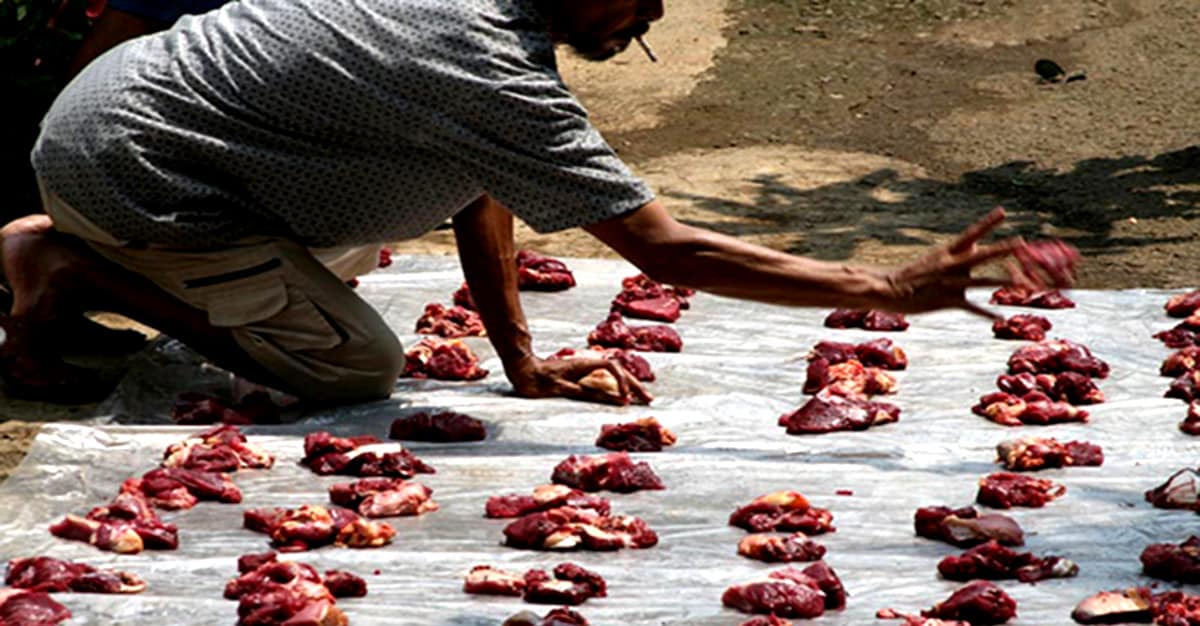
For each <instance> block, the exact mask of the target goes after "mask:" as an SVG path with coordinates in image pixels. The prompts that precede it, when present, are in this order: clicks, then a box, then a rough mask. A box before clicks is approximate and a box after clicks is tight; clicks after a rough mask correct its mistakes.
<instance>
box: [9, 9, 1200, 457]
mask: <svg viewBox="0 0 1200 626" xmlns="http://www.w3.org/2000/svg"><path fill="white" fill-rule="evenodd" d="M666 11H667V17H666V19H664V20H663V21H662V22H661V23H660V24H658V25H656V26H655V27H654V28H653V29H652V30H651V32H650V34H649V36H648V39H649V41H650V43H651V44H652V45H653V46H654V48H655V50H656V52H657V53H658V55H659V56H660V57H661V62H660V63H658V64H651V63H650V62H649V61H648V60H647V59H646V58H645V56H644V55H642V53H641V52H640V50H637V49H636V48H633V49H630V50H629V51H627V52H626V53H625V54H623V55H621V56H620V57H618V58H616V59H614V60H613V61H610V62H609V63H605V64H590V63H585V62H581V61H578V60H575V59H564V60H563V61H562V71H563V74H564V76H565V78H566V80H567V82H568V83H569V84H570V85H571V86H572V88H573V89H574V90H575V91H576V93H577V94H578V95H579V97H580V99H581V100H583V102H584V103H585V104H586V105H587V106H588V108H589V109H590V111H591V112H592V116H593V119H594V121H595V123H596V125H597V126H598V127H599V128H600V129H601V130H602V131H603V132H604V133H605V136H606V137H607V138H608V140H609V142H610V143H611V144H612V145H613V146H614V147H615V148H616V149H617V150H618V151H619V152H620V153H621V155H622V156H623V157H624V158H625V159H626V161H627V162H628V163H629V164H630V166H631V167H632V168H633V169H634V170H635V171H636V172H638V173H639V174H641V175H642V176H644V177H645V178H646V179H647V180H648V181H649V182H650V183H651V185H652V186H653V187H654V188H655V189H656V190H657V192H658V193H659V195H660V198H661V200H662V201H663V202H664V203H665V204H666V205H667V206H668V208H670V210H671V211H672V212H673V213H674V214H675V215H676V216H677V217H679V218H681V219H683V220H685V221H687V222H689V223H692V224H697V225H702V226H706V227H710V228H714V229H716V230H720V231H722V232H725V233H729V234H732V235H736V236H739V237H744V238H746V239H749V240H753V241H756V242H759V243H762V244H765V245H768V246H771V247H775V248H778V249H782V250H787V251H790V252H794V253H800V254H805V255H810V256H814V257H817V258H822V259H839V260H840V259H856V260H858V261H861V262H865V263H875V264H892V263H897V262H900V261H902V260H904V259H905V258H908V257H909V256H911V255H912V254H914V253H915V252H916V251H917V250H918V249H920V248H921V247H923V246H925V245H927V244H929V243H932V242H935V241H939V240H941V239H944V238H945V237H947V236H949V235H950V234H952V233H954V232H957V231H958V230H959V229H961V228H962V227H963V226H964V225H965V224H967V223H968V222H970V221H972V220H973V219H974V218H976V217H978V216H979V215H980V214H982V213H983V212H984V211H986V210H987V209H988V208H990V207H992V206H995V205H997V204H1000V205H1003V206H1005V207H1006V208H1007V209H1009V211H1010V214H1011V218H1010V220H1009V222H1008V225H1007V226H1006V228H1005V230H1004V231H1003V233H1005V234H1013V233H1015V234H1021V235H1026V236H1038V235H1053V236H1057V237H1062V238H1064V239H1066V240H1067V241H1070V242H1071V243H1073V244H1075V245H1076V246H1077V247H1079V249H1080V250H1081V251H1082V252H1083V254H1084V255H1085V257H1086V263H1085V265H1084V266H1083V268H1082V271H1081V275H1080V286H1081V287H1085V288H1128V287H1195V286H1197V283H1200V281H1198V280H1197V277H1196V268H1197V267H1198V266H1200V246H1198V245H1196V242H1197V239H1198V235H1200V142H1198V141H1197V140H1196V134H1195V133H1196V128H1195V123H1196V120H1200V100H1197V99H1196V98H1195V94H1196V93H1198V92H1200V39H1198V38H1197V37H1196V36H1195V33H1197V32H1200V12H1197V11H1196V10H1195V3H1194V2H1193V1H1192V0H1055V1H1054V2H1044V1H1034V0H906V1H904V2H894V1H892V0H688V1H687V2H666ZM1039 59H1051V60H1053V61H1055V62H1057V63H1058V64H1059V65H1060V66H1061V67H1062V68H1064V69H1065V71H1066V73H1067V74H1068V75H1074V76H1076V77H1083V79H1082V80H1073V81H1071V82H1057V83H1046V82H1042V81H1040V80H1039V78H1038V75H1037V74H1036V73H1035V72H1034V64H1035V62H1036V61H1038V60H1039ZM1189 120H1190V121H1189ZM518 237H519V240H520V241H519V243H520V244H521V245H523V246H527V247H533V248H536V249H539V250H541V251H544V252H547V253H551V254H557V255H565V256H611V252H609V251H607V250H606V249H604V248H603V247H602V246H601V245H600V244H599V243H598V242H596V241H595V240H593V239H591V238H590V237H589V236H587V235H586V234H584V233H582V232H581V231H572V232H565V233H555V234H548V235H539V234H536V233H533V232H531V231H529V230H528V229H521V230H520V231H519V234H518ZM396 249H397V250H398V251H400V252H402V253H426V254H453V252H454V249H453V239H452V235H451V234H450V233H449V231H445V230H439V231H435V232H433V233H431V234H429V235H427V236H426V237H424V238H422V239H419V240H416V241H411V242H403V243H400V244H397V245H396ZM90 409H91V407H90V406H87V405H85V406H77V407H65V408H64V407H54V406H47V405H42V404H38V403H27V402H18V401H0V417H2V418H5V419H8V420H10V421H9V422H7V423H3V424H0V478H2V477H4V476H6V475H7V474H8V473H9V472H10V471H11V469H12V467H13V466H14V464H15V463H16V462H17V461H18V460H19V459H20V457H21V455H22V454H23V451H24V449H25V448H26V447H27V445H28V443H29V440H30V438H31V436H32V434H33V433H34V432H35V431H36V428H35V427H33V426H30V425H29V424H27V423H26V422H40V421H47V420H62V419H77V418H78V416H85V415H87V414H88V412H89V410H90Z"/></svg>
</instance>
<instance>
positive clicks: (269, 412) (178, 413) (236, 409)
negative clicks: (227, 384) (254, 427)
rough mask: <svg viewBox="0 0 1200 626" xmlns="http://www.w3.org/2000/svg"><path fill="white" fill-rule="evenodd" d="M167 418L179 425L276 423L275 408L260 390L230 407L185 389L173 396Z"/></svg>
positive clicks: (276, 412) (277, 413)
mask: <svg viewBox="0 0 1200 626" xmlns="http://www.w3.org/2000/svg"><path fill="white" fill-rule="evenodd" d="M171 420H173V421H174V422H175V423H176V424H179V425H181V426H192V425H199V424H216V423H225V424H235V425H241V426H245V425H249V424H278V423H279V407H277V406H275V403H273V402H271V396H269V395H268V394H267V393H265V392H262V391H256V392H254V393H251V394H248V395H246V397H244V398H242V400H241V402H238V403H236V404H234V405H232V406H231V405H229V404H227V403H225V402H224V401H222V400H220V399H218V398H215V397H213V396H209V395H206V394H203V393H196V392H194V391H188V392H184V393H181V394H179V397H178V398H176V399H175V406H173V407H172V408H171Z"/></svg>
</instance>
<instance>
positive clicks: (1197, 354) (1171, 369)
mask: <svg viewBox="0 0 1200 626" xmlns="http://www.w3.org/2000/svg"><path fill="white" fill-rule="evenodd" d="M1198 367H1200V346H1187V347H1185V348H1183V349H1182V350H1179V351H1178V352H1175V353H1174V354H1172V355H1171V356H1169V357H1167V358H1166V359H1165V360H1163V362H1162V367H1161V368H1159V373H1161V374H1162V375H1163V376H1182V375H1183V374H1186V373H1188V372H1190V371H1192V370H1194V369H1197V368H1198Z"/></svg>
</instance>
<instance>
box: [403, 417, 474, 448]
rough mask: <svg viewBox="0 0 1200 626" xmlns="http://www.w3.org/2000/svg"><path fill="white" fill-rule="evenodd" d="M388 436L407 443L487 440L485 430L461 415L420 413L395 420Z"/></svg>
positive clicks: (472, 419) (470, 418) (471, 419)
mask: <svg viewBox="0 0 1200 626" xmlns="http://www.w3.org/2000/svg"><path fill="white" fill-rule="evenodd" d="M388 436H389V437H391V438H392V439H403V440H408V441H437V442H449V441H482V440H484V439H486V438H487V428H486V427H484V425H483V422H481V421H479V420H477V419H475V418H473V417H471V416H470V415H463V414H462V413H455V412H453V411H442V412H439V413H433V414H430V413H426V412H421V413H414V414H412V415H408V416H405V417H401V418H398V419H396V421H394V422H392V428H391V431H390V433H389V435H388Z"/></svg>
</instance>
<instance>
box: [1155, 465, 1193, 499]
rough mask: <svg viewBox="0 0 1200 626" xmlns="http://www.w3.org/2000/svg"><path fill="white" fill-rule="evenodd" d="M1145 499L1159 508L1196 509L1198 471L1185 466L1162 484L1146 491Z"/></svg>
mask: <svg viewBox="0 0 1200 626" xmlns="http://www.w3.org/2000/svg"><path fill="white" fill-rule="evenodd" d="M1146 501H1147V502H1149V503H1150V504H1153V505H1154V506H1156V507H1158V508H1160V509H1197V508H1198V507H1197V504H1198V502H1200V473H1197V472H1196V470H1194V469H1192V468H1190V467H1185V468H1183V469H1181V470H1179V471H1178V472H1175V473H1174V474H1171V475H1170V477H1168V478H1167V481H1166V482H1164V483H1163V484H1161V485H1159V486H1157V487H1155V488H1154V489H1150V490H1149V491H1147V492H1146Z"/></svg>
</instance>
